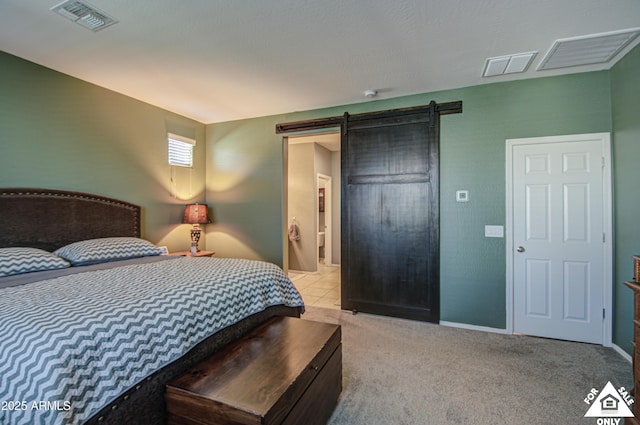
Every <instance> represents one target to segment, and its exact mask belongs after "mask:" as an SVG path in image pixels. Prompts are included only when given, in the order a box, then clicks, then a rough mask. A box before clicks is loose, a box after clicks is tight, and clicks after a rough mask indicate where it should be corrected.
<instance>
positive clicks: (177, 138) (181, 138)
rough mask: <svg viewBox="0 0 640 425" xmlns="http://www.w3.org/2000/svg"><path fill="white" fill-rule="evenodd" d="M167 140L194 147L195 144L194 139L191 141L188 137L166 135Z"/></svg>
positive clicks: (172, 134) (173, 134)
mask: <svg viewBox="0 0 640 425" xmlns="http://www.w3.org/2000/svg"><path fill="white" fill-rule="evenodd" d="M167 138H168V139H171V140H177V141H178V142H182V143H187V144H190V145H195V144H196V140H195V139H192V138H190V137H185V136H181V135H179V134H175V133H167Z"/></svg>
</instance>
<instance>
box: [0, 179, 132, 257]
mask: <svg viewBox="0 0 640 425" xmlns="http://www.w3.org/2000/svg"><path fill="white" fill-rule="evenodd" d="M112 236H134V237H140V207H139V206H137V205H134V204H130V203H128V202H123V201H119V200H117V199H112V198H107V197H104V196H99V195H92V194H89V193H82V192H70V191H66V190H54V189H34V188H5V189H0V248H3V247H11V246H25V247H34V248H40V249H44V250H47V251H54V250H56V249H57V248H60V247H61V246H64V245H67V244H69V243H72V242H77V241H80V240H84V239H93V238H102V237H112Z"/></svg>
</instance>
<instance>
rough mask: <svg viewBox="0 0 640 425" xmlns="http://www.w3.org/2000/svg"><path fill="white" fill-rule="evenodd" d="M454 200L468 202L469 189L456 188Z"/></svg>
mask: <svg viewBox="0 0 640 425" xmlns="http://www.w3.org/2000/svg"><path fill="white" fill-rule="evenodd" d="M456 202H469V191H468V190H456Z"/></svg>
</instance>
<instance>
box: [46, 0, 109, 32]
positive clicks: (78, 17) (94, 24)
mask: <svg viewBox="0 0 640 425" xmlns="http://www.w3.org/2000/svg"><path fill="white" fill-rule="evenodd" d="M51 10H53V11H54V12H56V13H57V14H58V15H62V16H64V17H65V18H67V19H69V20H71V21H73V22H75V23H77V24H79V25H82V26H83V27H85V28H88V29H90V30H91V31H94V32H95V31H100V30H101V29H104V28H106V27H108V26H110V25H113V24H115V23H116V22H118V21H116V20H115V19H114V18H113V17H111V16H109V15H107V14H106V13H104V12H103V11H101V10H99V9H97V8H95V7H93V6H91V5H89V4H88V3H86V2H82V1H78V0H67V1H64V2H62V3H60V4H59V5H57V6H54V7H52V8H51Z"/></svg>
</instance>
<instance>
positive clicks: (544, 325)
mask: <svg viewBox="0 0 640 425" xmlns="http://www.w3.org/2000/svg"><path fill="white" fill-rule="evenodd" d="M597 136H602V135H597ZM606 136H607V140H606V141H604V140H603V139H602V138H600V137H595V138H594V137H593V136H592V135H576V136H560V137H558V138H538V139H520V143H515V144H512V146H511V149H510V151H511V158H510V159H511V164H510V165H511V167H510V168H511V170H510V171H511V176H510V178H511V182H510V183H511V184H510V188H511V194H510V195H511V201H512V202H511V203H512V205H511V214H512V216H511V224H512V240H511V241H510V242H511V243H510V245H511V246H509V249H511V250H512V253H511V259H512V276H513V331H514V332H515V333H523V334H529V335H537V336H543V337H549V338H557V339H565V340H572V341H582V342H591V343H598V344H602V343H603V342H604V339H603V338H604V335H605V332H603V330H604V326H605V324H604V323H605V320H604V312H605V307H606V304H607V302H606V301H607V300H606V295H605V288H606V287H607V286H608V285H606V281H607V275H606V269H607V267H606V251H607V248H606V243H605V242H606V231H607V224H606V222H607V216H608V215H607V210H606V207H605V204H607V199H606V198H607V196H606V195H607V194H608V193H609V191H608V189H607V188H606V187H605V182H606V181H607V179H605V178H604V169H605V155H604V153H603V151H604V150H605V148H604V145H605V143H608V135H606ZM527 140H528V141H529V143H527ZM607 149H608V148H607ZM508 177H509V176H508ZM508 180H509V179H508ZM609 280H610V278H609Z"/></svg>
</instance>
